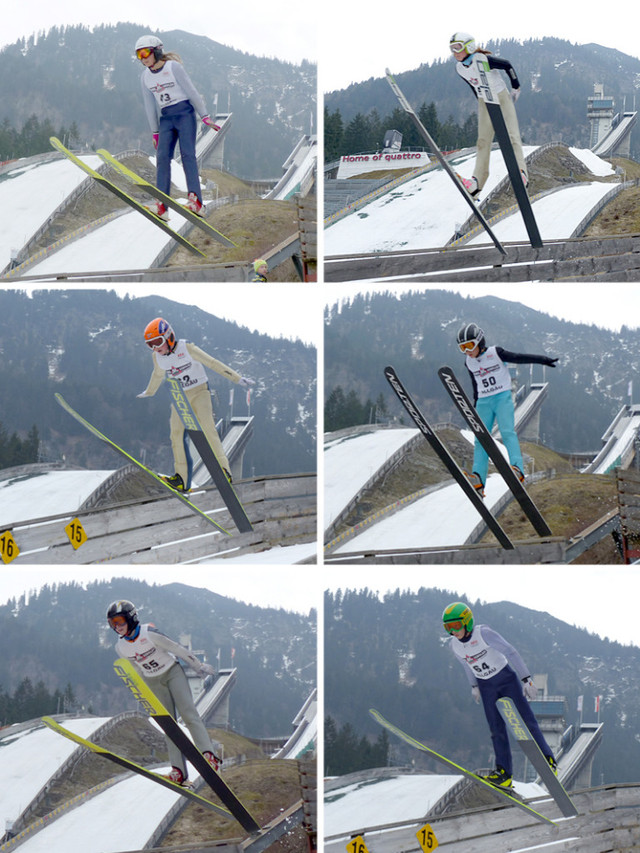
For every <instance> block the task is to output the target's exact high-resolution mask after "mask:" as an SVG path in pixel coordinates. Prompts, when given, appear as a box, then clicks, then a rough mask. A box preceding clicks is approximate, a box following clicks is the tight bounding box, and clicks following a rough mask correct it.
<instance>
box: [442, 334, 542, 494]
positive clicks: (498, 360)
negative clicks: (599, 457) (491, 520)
mask: <svg viewBox="0 0 640 853" xmlns="http://www.w3.org/2000/svg"><path fill="white" fill-rule="evenodd" d="M457 342H458V347H459V348H460V351H461V352H462V353H464V354H465V355H466V359H465V364H466V367H467V370H468V371H469V375H470V376H471V383H472V385H473V404H474V406H475V407H476V410H477V412H478V414H479V415H480V417H481V418H482V422H483V423H484V425H485V426H486V427H487V429H488V430H489V432H491V430H492V429H493V425H494V423H496V422H497V423H498V428H499V430H500V436H501V437H502V442H503V444H504V446H505V447H506V449H507V453H508V454H509V462H510V463H511V467H512V468H513V470H514V472H515V474H516V476H517V477H518V479H519V480H520V482H523V481H524V462H523V461H522V452H521V450H520V442H519V441H518V435H517V433H516V428H515V411H514V406H513V397H512V396H511V374H510V373H509V369H508V367H507V365H506V363H505V362H511V363H513V364H544V365H546V366H547V367H555V366H556V362H557V361H558V359H557V358H550V357H549V356H546V355H528V354H527V353H517V352H509V351H508V350H506V349H503V348H502V347H497V346H490V347H488V346H487V344H486V341H485V337H484V332H483V331H482V329H481V328H480V327H479V326H478V325H477V324H476V323H465V324H464V325H462V326H461V327H460V329H459V330H458V335H457ZM488 471H489V456H488V454H487V451H486V450H485V449H484V447H482V445H481V444H480V442H479V441H478V440H477V439H476V442H475V445H474V451H473V471H472V473H471V474H469V473H467V472H466V471H465V474H467V477H468V478H469V480H470V482H471V484H472V485H473V487H474V488H475V489H476V490H477V491H478V492H479V494H480V495H481V497H484V486H485V483H486V482H487V473H488Z"/></svg>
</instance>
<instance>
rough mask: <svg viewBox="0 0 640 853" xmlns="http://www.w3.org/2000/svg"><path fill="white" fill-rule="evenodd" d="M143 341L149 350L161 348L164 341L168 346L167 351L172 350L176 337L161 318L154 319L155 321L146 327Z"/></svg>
mask: <svg viewBox="0 0 640 853" xmlns="http://www.w3.org/2000/svg"><path fill="white" fill-rule="evenodd" d="M144 340H145V343H146V344H147V345H148V346H150V347H151V349H157V348H158V347H161V346H162V344H163V343H164V342H165V341H166V343H168V344H169V349H171V350H173V348H174V347H175V345H176V343H177V341H176V336H175V333H174V331H173V329H172V328H171V325H170V324H169V323H167V321H166V320H163V319H162V317H156V319H155V320H152V321H151V322H150V323H149V324H148V325H147V326H146V328H145V330H144Z"/></svg>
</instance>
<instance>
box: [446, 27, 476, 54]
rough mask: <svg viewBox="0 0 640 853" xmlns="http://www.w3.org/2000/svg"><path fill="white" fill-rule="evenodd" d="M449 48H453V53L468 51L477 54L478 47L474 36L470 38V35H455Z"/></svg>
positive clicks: (459, 33)
mask: <svg viewBox="0 0 640 853" xmlns="http://www.w3.org/2000/svg"><path fill="white" fill-rule="evenodd" d="M449 47H450V48H451V52H452V53H453V52H454V47H455V53H459V52H460V51H461V50H466V51H467V53H475V52H476V49H477V46H476V40H475V39H474V37H473V36H470V35H469V33H461V32H458V33H454V34H453V35H452V36H451V38H450V39H449Z"/></svg>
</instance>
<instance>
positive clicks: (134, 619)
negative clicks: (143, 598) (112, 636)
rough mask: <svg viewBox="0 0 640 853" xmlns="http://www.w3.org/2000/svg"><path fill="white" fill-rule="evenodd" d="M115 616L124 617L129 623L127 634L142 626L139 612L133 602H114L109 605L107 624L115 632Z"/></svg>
mask: <svg viewBox="0 0 640 853" xmlns="http://www.w3.org/2000/svg"><path fill="white" fill-rule="evenodd" d="M114 616H124V618H125V620H126V622H127V634H130V633H131V632H132V631H134V630H135V629H136V627H137V626H138V625H139V624H140V622H139V621H138V611H137V610H136V606H135V604H133V603H132V602H131V601H126V600H124V599H123V600H122V601H114V602H112V603H111V604H110V605H109V608H108V610H107V622H108V623H109V625H110V626H111V627H112V628H113V630H114V631H115V627H114V625H113V622H112V619H113V617H114Z"/></svg>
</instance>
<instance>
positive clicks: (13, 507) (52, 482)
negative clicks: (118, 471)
mask: <svg viewBox="0 0 640 853" xmlns="http://www.w3.org/2000/svg"><path fill="white" fill-rule="evenodd" d="M112 473H113V471H47V472H46V473H44V474H36V475H32V476H29V477H13V478H11V479H8V480H0V528H3V527H8V526H10V525H12V524H17V523H18V522H19V521H28V520H30V519H35V518H45V517H46V516H48V515H60V514H62V513H66V512H69V513H72V512H75V511H76V510H78V509H79V508H80V507H81V506H82V504H83V502H84V501H85V500H86V499H87V498H88V497H89V495H91V494H92V493H93V492H94V491H95V490H96V489H97V488H98V486H99V485H100V484H101V483H102V482H103V481H104V480H106V479H107V477H110V476H111V474H112Z"/></svg>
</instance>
